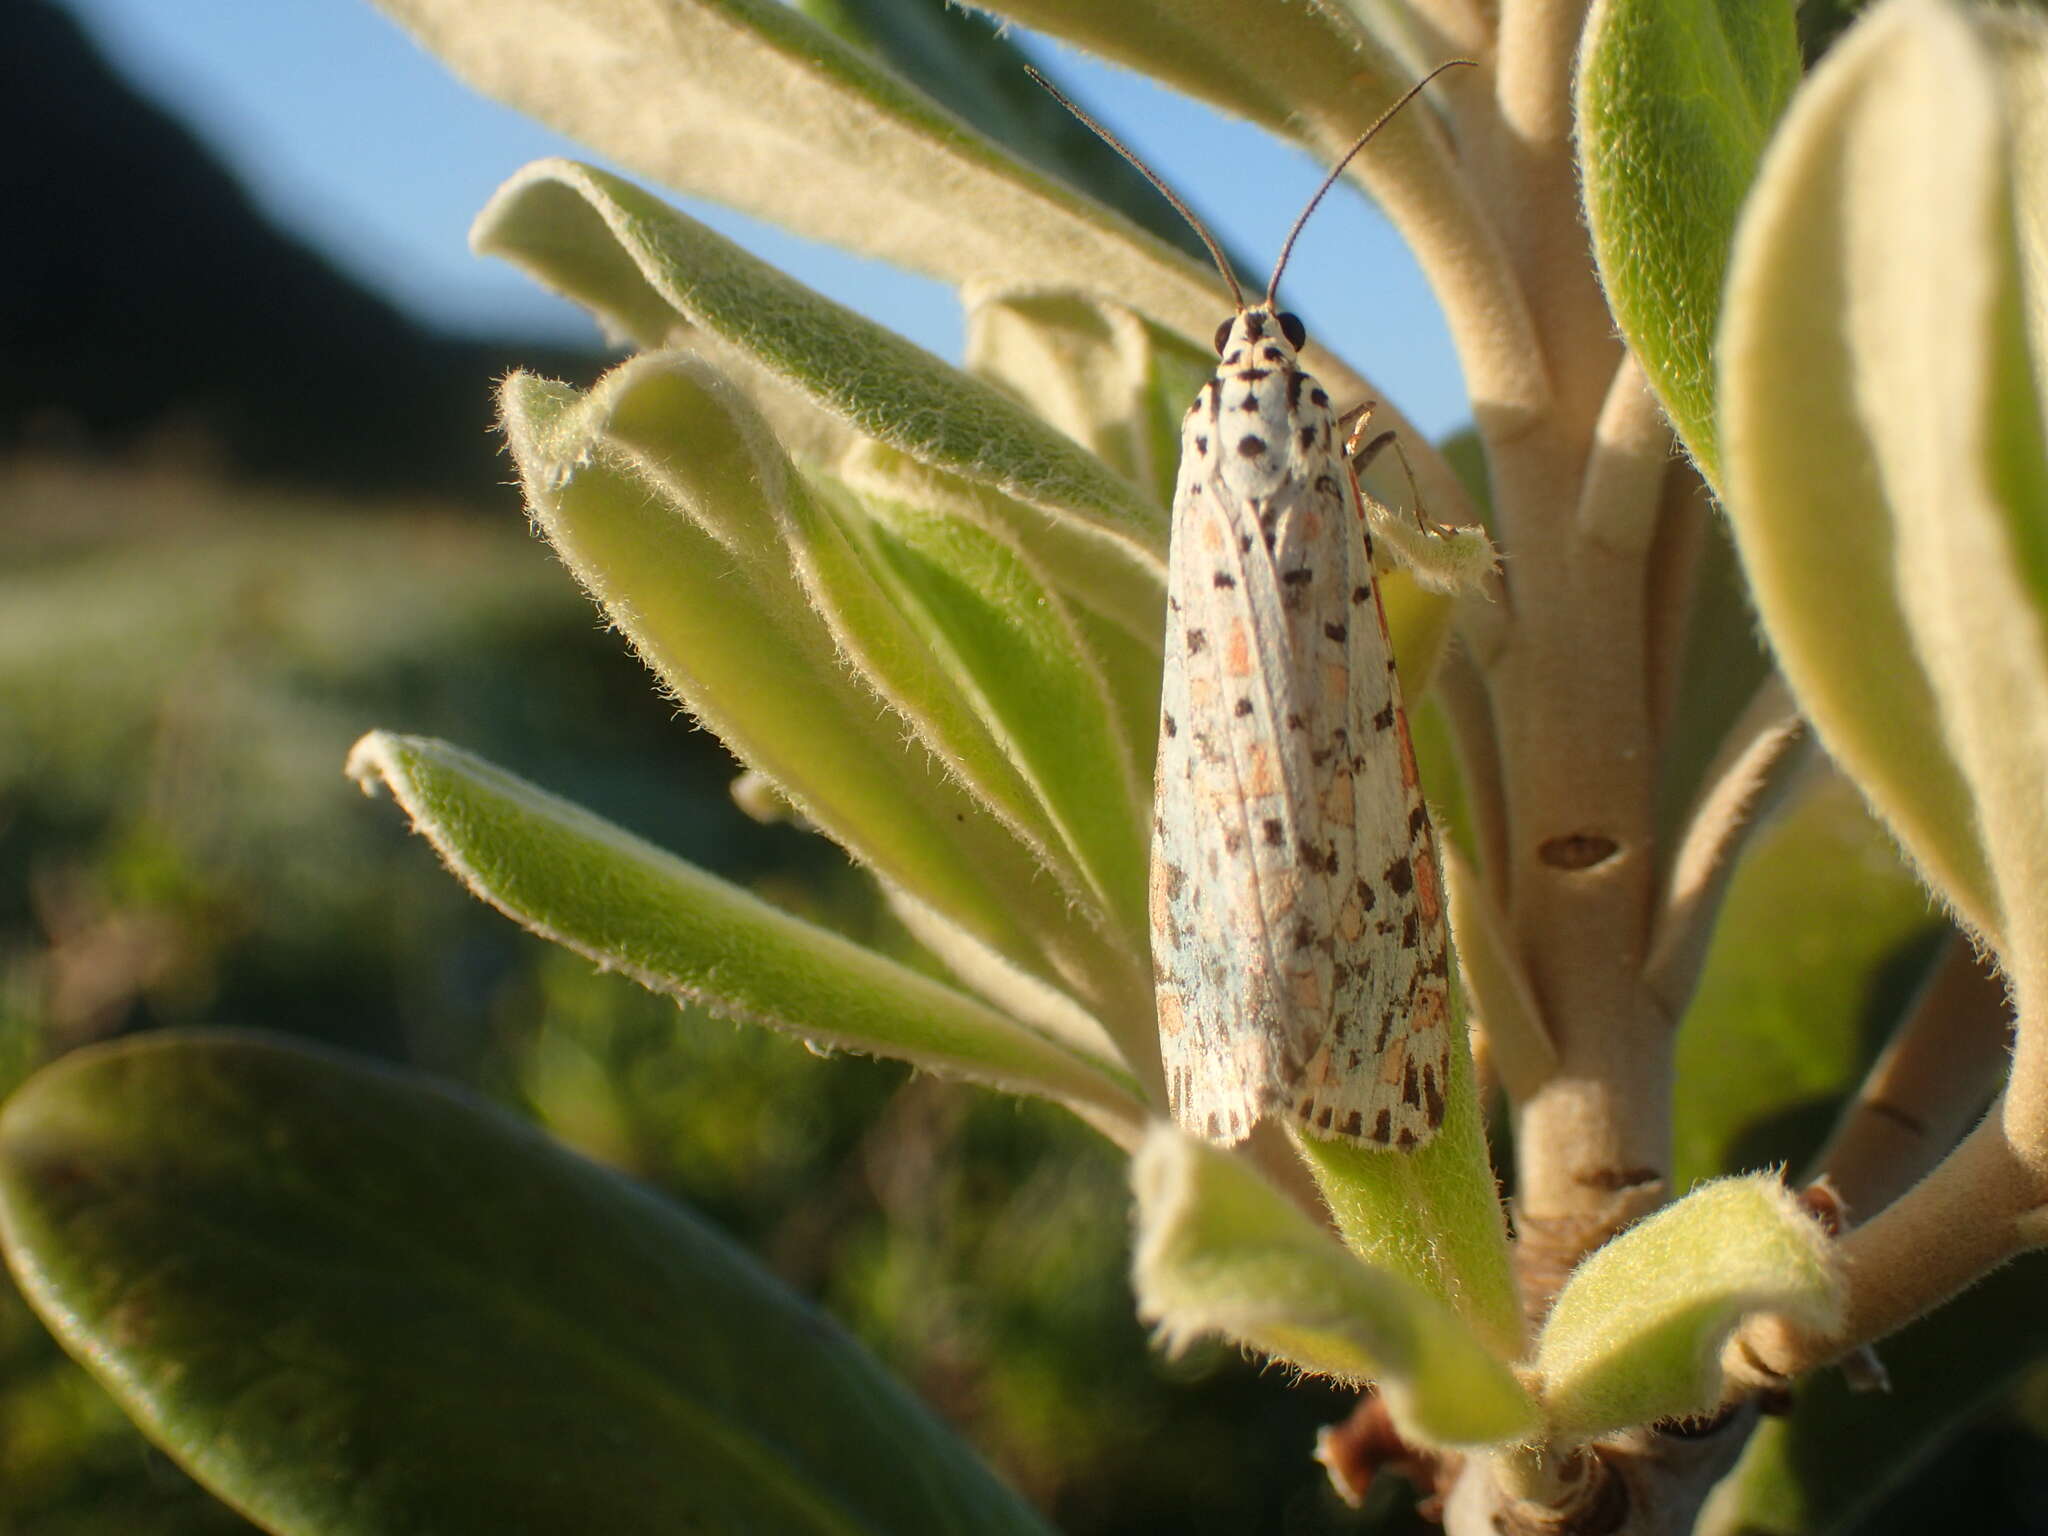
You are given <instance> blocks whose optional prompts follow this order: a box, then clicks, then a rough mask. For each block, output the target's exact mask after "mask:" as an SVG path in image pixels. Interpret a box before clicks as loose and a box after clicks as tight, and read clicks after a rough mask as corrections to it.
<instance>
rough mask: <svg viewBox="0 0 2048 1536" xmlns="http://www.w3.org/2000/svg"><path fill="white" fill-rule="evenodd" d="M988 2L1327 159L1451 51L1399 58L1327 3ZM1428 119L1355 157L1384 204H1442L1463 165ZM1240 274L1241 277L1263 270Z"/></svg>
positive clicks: (1402, 121)
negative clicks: (1252, 39) (1252, 40)
mask: <svg viewBox="0 0 2048 1536" xmlns="http://www.w3.org/2000/svg"><path fill="white" fill-rule="evenodd" d="M990 9H992V10H995V11H997V12H999V13H1000V14H1002V15H1004V16H1007V17H1009V18H1011V19H1012V20H1015V21H1019V22H1022V23H1023V24H1024V25H1025V26H1027V27H1034V28H1036V29H1038V30H1040V31H1043V32H1049V33H1051V34H1052V35H1053V36H1055V37H1059V38H1064V39H1066V40H1067V41H1068V42H1070V43H1073V44H1074V45H1075V46H1077V47H1079V48H1081V49H1083V50H1085V51H1087V52H1088V53H1091V54H1095V55H1097V56H1099V57H1101V58H1105V59H1111V60H1114V61H1115V62H1116V63H1119V64H1123V65H1125V66H1127V67H1129V68H1131V69H1134V70H1138V71H1140V72H1141V73H1144V74H1147V75H1150V76H1151V77H1153V78H1154V79H1156V80H1159V81H1161V82H1163V83H1165V84H1167V85H1170V86H1172V87H1173V88H1174V89H1175V90H1178V91H1182V92H1185V93H1186V94H1187V95H1190V96H1193V97H1195V98H1196V99H1197V100H1200V101H1206V102H1208V103H1210V104H1211V105H1212V106H1216V107H1219V108H1221V109H1222V110H1223V111H1225V112H1228V113H1230V114H1231V115H1232V116H1234V117H1243V118H1248V119H1250V120H1251V121H1252V122H1254V123H1257V124H1259V125H1260V126H1261V127H1263V128H1267V129H1269V130H1271V131H1272V132H1274V133H1277V134H1280V135H1282V136H1283V137H1286V138H1290V139H1293V140H1296V141H1297V142H1299V143H1302V144H1305V145H1306V146H1307V147H1308V148H1309V149H1310V151H1311V152H1312V153H1313V154H1314V155H1315V156H1316V158H1317V159H1318V160H1321V161H1324V162H1326V163H1327V162H1329V161H1331V160H1334V159H1335V158H1336V157H1337V156H1338V155H1339V154H1341V153H1343V152H1344V150H1346V149H1348V148H1350V146H1351V143H1352V141H1353V140H1355V139H1356V138H1357V137H1358V136H1359V134H1360V133H1362V132H1364V131H1365V129H1366V128H1367V127H1368V126H1369V125H1370V124H1371V123H1372V121H1373V119H1374V118H1375V117H1377V116H1379V114H1380V113H1381V112H1382V111H1384V110H1385V109H1386V108H1387V107H1388V106H1389V105H1390V104H1391V103H1392V102H1393V101H1395V100H1396V99H1397V98H1398V97H1399V96H1400V95H1401V93H1402V92H1403V91H1405V90H1407V89H1408V87H1410V86H1411V85H1413V84H1414V83H1415V82H1416V80H1417V79H1418V78H1420V76H1421V75H1422V73H1423V72H1424V71H1425V70H1428V69H1430V68H1432V67H1434V66H1435V65H1438V64H1441V63H1443V62H1444V59H1445V58H1446V57H1448V56H1449V54H1448V52H1447V51H1442V50H1443V49H1444V45H1443V44H1442V43H1441V42H1439V44H1438V45H1437V46H1438V50H1439V51H1436V52H1434V53H1432V54H1431V55H1429V56H1427V57H1415V56H1410V57H1406V58H1403V57H1401V56H1399V55H1397V54H1396V53H1395V52H1394V51H1393V49H1392V48H1391V47H1390V46H1389V44H1388V40H1387V39H1386V38H1385V37H1384V36H1382V35H1376V33H1375V32H1374V31H1372V30H1368V29H1367V27H1366V26H1364V25H1361V23H1360V21H1359V19H1358V18H1357V17H1355V16H1353V15H1351V14H1348V13H1347V12H1346V11H1345V10H1344V9H1342V8H1341V7H1339V6H1335V5H1261V6H1259V7H1258V9H1257V11H1256V13H1248V12H1247V11H1246V9H1245V7H1244V5H1243V3H1242V0H1121V3H1119V4H1116V5H1099V4H1095V3H1093V0H998V3H996V4H993V5H992V6H991V7H990ZM1254 35H1255V36H1256V38H1257V43H1256V46H1248V45H1247V42H1246V39H1247V38H1248V37H1249V36H1254ZM1429 116H1430V113H1429V111H1428V110H1427V109H1425V110H1424V111H1421V112H1411V113H1407V114H1403V116H1402V117H1400V118H1396V119H1395V120H1394V121H1392V122H1390V123H1389V124H1388V125H1387V129H1386V131H1385V133H1384V134H1383V135H1382V136H1381V137H1380V138H1379V139H1378V140H1376V141H1375V143H1374V146H1373V150H1372V153H1371V154H1370V155H1367V156H1365V157H1364V158H1363V160H1362V161H1361V162H1360V163H1359V166H1358V172H1357V174H1358V176H1359V179H1360V180H1361V181H1363V182H1364V183H1365V184H1366V185H1367V186H1369V187H1371V188H1372V189H1373V192H1374V194H1375V195H1376V196H1378V197H1380V198H1381V199H1382V200H1383V201H1384V202H1386V203H1387V204H1388V207H1389V211H1390V212H1393V211H1394V210H1395V209H1396V208H1397V207H1405V206H1407V205H1408V204H1409V203H1410V202H1411V201H1412V200H1413V199H1414V198H1415V197H1416V196H1417V195H1418V194H1422V195H1426V196H1428V197H1430V199H1431V200H1432V202H1433V203H1434V204H1435V205H1436V206H1437V207H1438V208H1439V209H1440V210H1441V209H1442V208H1443V205H1445V204H1446V203H1447V202H1449V201H1450V200H1451V191H1452V189H1453V188H1454V187H1456V186H1457V185H1458V184H1459V180H1460V177H1461V176H1462V172H1461V170H1460V169H1459V167H1458V165H1457V162H1456V159H1455V158H1454V157H1453V156H1452V154H1451V153H1450V151H1449V149H1448V147H1447V145H1446V143H1445V141H1444V139H1443V138H1442V136H1441V135H1440V134H1438V133H1436V132H1435V131H1434V130H1433V125H1432V124H1430V123H1429V122H1428V121H1427V120H1428V118H1429ZM1397 222H1398V216H1397ZM1275 239H1276V240H1277V239H1278V235H1277V234H1276V236H1275ZM1239 276H1240V277H1241V278H1242V279H1243V280H1244V281H1245V282H1247V283H1249V282H1252V281H1254V280H1255V279H1256V278H1258V277H1259V276H1260V274H1256V273H1241V274H1239ZM1108 291H1110V292H1115V291H1116V290H1114V289H1110V290H1108Z"/></svg>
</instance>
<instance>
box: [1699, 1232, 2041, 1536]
mask: <svg viewBox="0 0 2048 1536" xmlns="http://www.w3.org/2000/svg"><path fill="white" fill-rule="evenodd" d="M2044 1296H2048V1257H2044V1256H2042V1255H2039V1254H2027V1255H2023V1256H2022V1257H2020V1258H2019V1259H2017V1260H2015V1261H2014V1262H2013V1263H2011V1264H2009V1265H2007V1266H2006V1267H2005V1268H2004V1269H2001V1270H1999V1271H1998V1272H1997V1273H1995V1274H1993V1275H1991V1276H1989V1277H1987V1278H1986V1279H1984V1280H1982V1281H1980V1282H1979V1283H1978V1284H1977V1285H1975V1286H1973V1287H1972V1288H1971V1289H1969V1290H1968V1291H1965V1292H1964V1293H1963V1294H1962V1295H1960V1296H1958V1297H1956V1298H1954V1299H1953V1300H1951V1301H1947V1302H1944V1303H1943V1304H1942V1305H1941V1306H1940V1307H1938V1308H1936V1309H1935V1310H1934V1311H1933V1312H1930V1313H1929V1314H1928V1315H1927V1316H1926V1317H1923V1318H1921V1319H1920V1320H1919V1321H1918V1322H1916V1323H1915V1324H1914V1325H1913V1326H1912V1327H1911V1328H1908V1329H1906V1330H1905V1331H1903V1332H1901V1333H1896V1334H1894V1335H1892V1336H1891V1337H1890V1338H1889V1339H1887V1340H1886V1341H1885V1343H1884V1346H1883V1350H1884V1365H1885V1371H1886V1373H1887V1374H1888V1375H1889V1376H1890V1378H1891V1383H1892V1390H1891V1391H1889V1392H1858V1391H1856V1390H1854V1389H1852V1388H1851V1387H1850V1385H1849V1383H1848V1381H1847V1379H1846V1378H1845V1377H1844V1376H1843V1375H1842V1373H1841V1372H1839V1371H1817V1372H1815V1373H1814V1374H1813V1375H1811V1376H1809V1377H1807V1378H1806V1379H1804V1380H1803V1381H1801V1382H1800V1383H1799V1385H1798V1387H1797V1388H1796V1389H1795V1395H1794V1397H1793V1402H1792V1408H1791V1411H1790V1413H1788V1414H1786V1415H1784V1416H1783V1417H1774V1418H1768V1419H1765V1420H1764V1421H1763V1423H1762V1424H1760V1425H1759V1426H1758V1427H1757V1431H1756V1434H1755V1436H1754V1437H1752V1439H1751V1440H1750V1443H1749V1446H1748V1448H1747V1449H1746V1450H1745V1451H1744V1452H1743V1456H1742V1460H1741V1462H1740V1463H1738V1464H1737V1466H1736V1468H1735V1470H1734V1471H1733V1472H1731V1473H1729V1474H1728V1477H1727V1478H1726V1480H1725V1481H1723V1483H1722V1484H1721V1486H1720V1487H1718V1488H1716V1489H1715V1490H1714V1493H1713V1496H1712V1497H1711V1498H1710V1499H1709V1500H1708V1502H1707V1507H1706V1508H1705V1510H1703V1511H1702V1512H1701V1515H1700V1523H1699V1528H1698V1532H1697V1536H1849V1533H1851V1532H1855V1531H1862V1530H1868V1529H1870V1527H1869V1526H1868V1525H1867V1524H1866V1523H1865V1522H1866V1521H1867V1520H1868V1519H1870V1518H1871V1517H1873V1516H1878V1515H1879V1514H1880V1512H1881V1511H1883V1510H1884V1509H1885V1508H1886V1506H1887V1505H1888V1504H1889V1503H1890V1502H1891V1501H1892V1499H1893V1498H1894V1497H1895V1495H1896V1494H1897V1492H1898V1490H1899V1488H1900V1487H1901V1485H1903V1484H1904V1483H1905V1482H1906V1481H1907V1480H1908V1479H1910V1478H1911V1477H1913V1476H1914V1474H1915V1473H1917V1472H1919V1471H1920V1469H1921V1468H1922V1467H1923V1466H1925V1464H1926V1462H1927V1460H1928V1459H1929V1458H1930V1457H1932V1456H1933V1455H1934V1454H1935V1453H1936V1452H1938V1451H1939V1450H1940V1449H1941V1447H1942V1446H1943V1445H1944V1444H1945V1443H1946V1442H1947V1441H1949V1440H1950V1439H1951V1438H1953V1437H1954V1436H1955V1435H1956V1434H1959V1433H1960V1432H1961V1431H1962V1430H1964V1429H1965V1428H1966V1427H1967V1426H1968V1425H1969V1424H1970V1423H1971V1422H1972V1420H1973V1419H1974V1418H1975V1417H1976V1416H1977V1415H1978V1414H1980V1413H1981V1412H1983V1410H1984V1409H1985V1408H1987V1407H1989V1406H1990V1405H1991V1404H1993V1403H1994V1402H1996V1401H1997V1400H1998V1398H1999V1397H2001V1396H2002V1395H2003V1394H2005V1393H2006V1392H2008V1391H2010V1390H2011V1388H2012V1386H2013V1385H2014V1383H2015V1382H2016V1380H2017V1379H2018V1378H2019V1377H2020V1376H2021V1375H2022V1374H2023V1373H2024V1372H2026V1371H2028V1370H2030V1369H2034V1368H2036V1367H2037V1366H2038V1363H2039V1362H2040V1360H2041V1359H2042V1357H2043V1355H2044V1354H2048V1306H2044V1305H2043V1303H2042V1298H2043V1297H2044Z"/></svg>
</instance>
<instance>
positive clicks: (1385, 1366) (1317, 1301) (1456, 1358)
mask: <svg viewBox="0 0 2048 1536" xmlns="http://www.w3.org/2000/svg"><path fill="white" fill-rule="evenodd" d="M1132 1180H1133V1183H1134V1185H1135V1187H1136V1189H1137V1194H1138V1239H1137V1252H1136V1255H1135V1257H1134V1259H1133V1262H1132V1280H1133V1284H1134V1285H1135V1286H1136V1288H1137V1292H1138V1306H1139V1310H1140V1312H1141V1313H1142V1314H1143V1315H1144V1316H1146V1317H1148V1318H1151V1319H1153V1320H1154V1321H1156V1322H1157V1323H1158V1325H1159V1329H1160V1333H1161V1335H1162V1336H1163V1337H1164V1339H1165V1341H1166V1342H1167V1343H1168V1345H1169V1346H1173V1345H1178V1344H1180V1343H1184V1342H1185V1341H1187V1340H1189V1339H1192V1338H1194V1337H1197V1336H1199V1335H1202V1334H1220V1335H1222V1336H1223V1337H1225V1338H1231V1339H1236V1340H1239V1341H1240V1342H1242V1343H1245V1344H1247V1345H1249V1346H1251V1347H1252V1348H1254V1349H1257V1350H1259V1351H1260V1352H1262V1353H1264V1354H1268V1355H1271V1356H1273V1357H1274V1358H1275V1359H1278V1360H1281V1361H1285V1362H1286V1363H1288V1364H1291V1365H1294V1366H1297V1367H1299V1368H1300V1369H1302V1370H1304V1371H1308V1372H1311V1373H1313V1374H1317V1375H1327V1376H1332V1377H1335V1378H1336V1379H1338V1380H1340V1381H1348V1382H1363V1381H1367V1380H1372V1381H1376V1382H1377V1383H1378V1387H1379V1392H1380V1395H1381V1396H1382V1397H1383V1398H1384V1399H1385V1401H1386V1403H1387V1405H1388V1407H1389V1408H1390V1409H1391V1410H1392V1412H1393V1414H1394V1416H1395V1420H1396V1422H1397V1423H1399V1424H1400V1426H1401V1429H1402V1432H1403V1434H1405V1435H1406V1436H1408V1437H1409V1438H1410V1439H1412V1440H1414V1441H1415V1442H1417V1443H1419V1444H1425V1445H1438V1446H1448V1445H1486V1444H1494V1443H1498V1442H1501V1441H1508V1440H1514V1439H1517V1438H1519V1437H1520V1436H1522V1435H1524V1434H1526V1433H1527V1432H1528V1431H1530V1430H1531V1429H1533V1428H1534V1427H1535V1425H1536V1410H1535V1405H1534V1403H1532V1402H1531V1401H1530V1399H1529V1396H1528V1394H1527V1393H1526V1392H1524V1391H1523V1390H1522V1387H1521V1385H1520V1384H1519V1383H1518V1382H1517V1381H1516V1380H1515V1375H1514V1372H1513V1371H1512V1370H1510V1369H1509V1367H1508V1365H1507V1363H1506V1362H1505V1361H1504V1360H1503V1359H1501V1358H1500V1357H1499V1356H1497V1355H1496V1354H1494V1353H1493V1352H1492V1351H1491V1350H1489V1349H1488V1348H1487V1346H1486V1345H1485V1344H1484V1343H1483V1342H1482V1341H1481V1339H1480V1337H1479V1335H1478V1334H1477V1333H1475V1332H1474V1331H1473V1329H1472V1328H1471V1327H1470V1326H1469V1325H1468V1324H1466V1323H1465V1322H1464V1321H1463V1320H1462V1319H1461V1318H1460V1317H1459V1316H1458V1314H1457V1313H1456V1312H1454V1311H1452V1310H1451V1309H1450V1308H1449V1307H1446V1306H1445V1305H1444V1304H1443V1303H1442V1302H1440V1301H1438V1300H1437V1299H1435V1298H1434V1297H1432V1296H1430V1295H1429V1294H1428V1293H1427V1292H1425V1291H1424V1290H1423V1289H1422V1288H1421V1287H1419V1286H1417V1285H1415V1284H1413V1283H1412V1282H1410V1281H1408V1280H1405V1279H1403V1278H1401V1277H1399V1276H1398V1275H1395V1274H1392V1273H1390V1272H1388V1271H1386V1270H1383V1269H1379V1268H1376V1267H1374V1266H1372V1265H1368V1264H1364V1263H1361V1262H1360V1261H1359V1260H1358V1259H1357V1258H1355V1257H1353V1256H1352V1255H1351V1254H1349V1253H1347V1252H1346V1251H1345V1250H1344V1249H1343V1248H1342V1247H1341V1246H1340V1245H1339V1244H1338V1243H1337V1242H1336V1241H1335V1239H1333V1238H1332V1237H1331V1236H1330V1235H1329V1234H1328V1233H1327V1232H1326V1231H1324V1230H1323V1229H1322V1228H1321V1227H1320V1226H1319V1225H1317V1224H1316V1223H1315V1222H1313V1221H1311V1220H1310V1219H1309V1218H1308V1217H1307V1216H1306V1215H1304V1214H1303V1213H1302V1211H1301V1210H1300V1209H1299V1208H1298V1207H1296V1206H1294V1205H1292V1204H1290V1203H1289V1202H1288V1201H1287V1200H1286V1199H1285V1198H1284V1197H1282V1196H1281V1195H1280V1194H1279V1193H1278V1192H1277V1191H1276V1190H1274V1189H1273V1188H1272V1187H1271V1186H1270V1185H1268V1184H1267V1183H1266V1182H1265V1181H1264V1180H1263V1179H1261V1178H1260V1177H1259V1176H1258V1175H1257V1174H1256V1173H1254V1172H1253V1171H1252V1170H1251V1169H1250V1168H1249V1167H1248V1166H1246V1164H1245V1163H1244V1162H1242V1161H1241V1160H1240V1159H1238V1158H1235V1157H1232V1156H1229V1155H1228V1154H1225V1153H1222V1152H1219V1151H1217V1150H1215V1149H1214V1148H1212V1147H1209V1146H1207V1145H1205V1144H1203V1143H1201V1142H1197V1141H1195V1140H1193V1139H1191V1138H1189V1137H1186V1136H1183V1135H1182V1134H1181V1133H1180V1132H1179V1131H1178V1130H1175V1129H1173V1128H1172V1127H1170V1126H1166V1125H1161V1124H1155V1125H1154V1127H1153V1128H1152V1130H1151V1131H1150V1133H1149V1134H1148V1135H1147V1137H1146V1139H1145V1142H1144V1145H1143V1146H1142V1148H1141V1149H1140V1150H1139V1152H1138V1155H1137V1159H1136V1162H1135V1165H1134V1167H1133V1169H1132Z"/></svg>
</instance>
